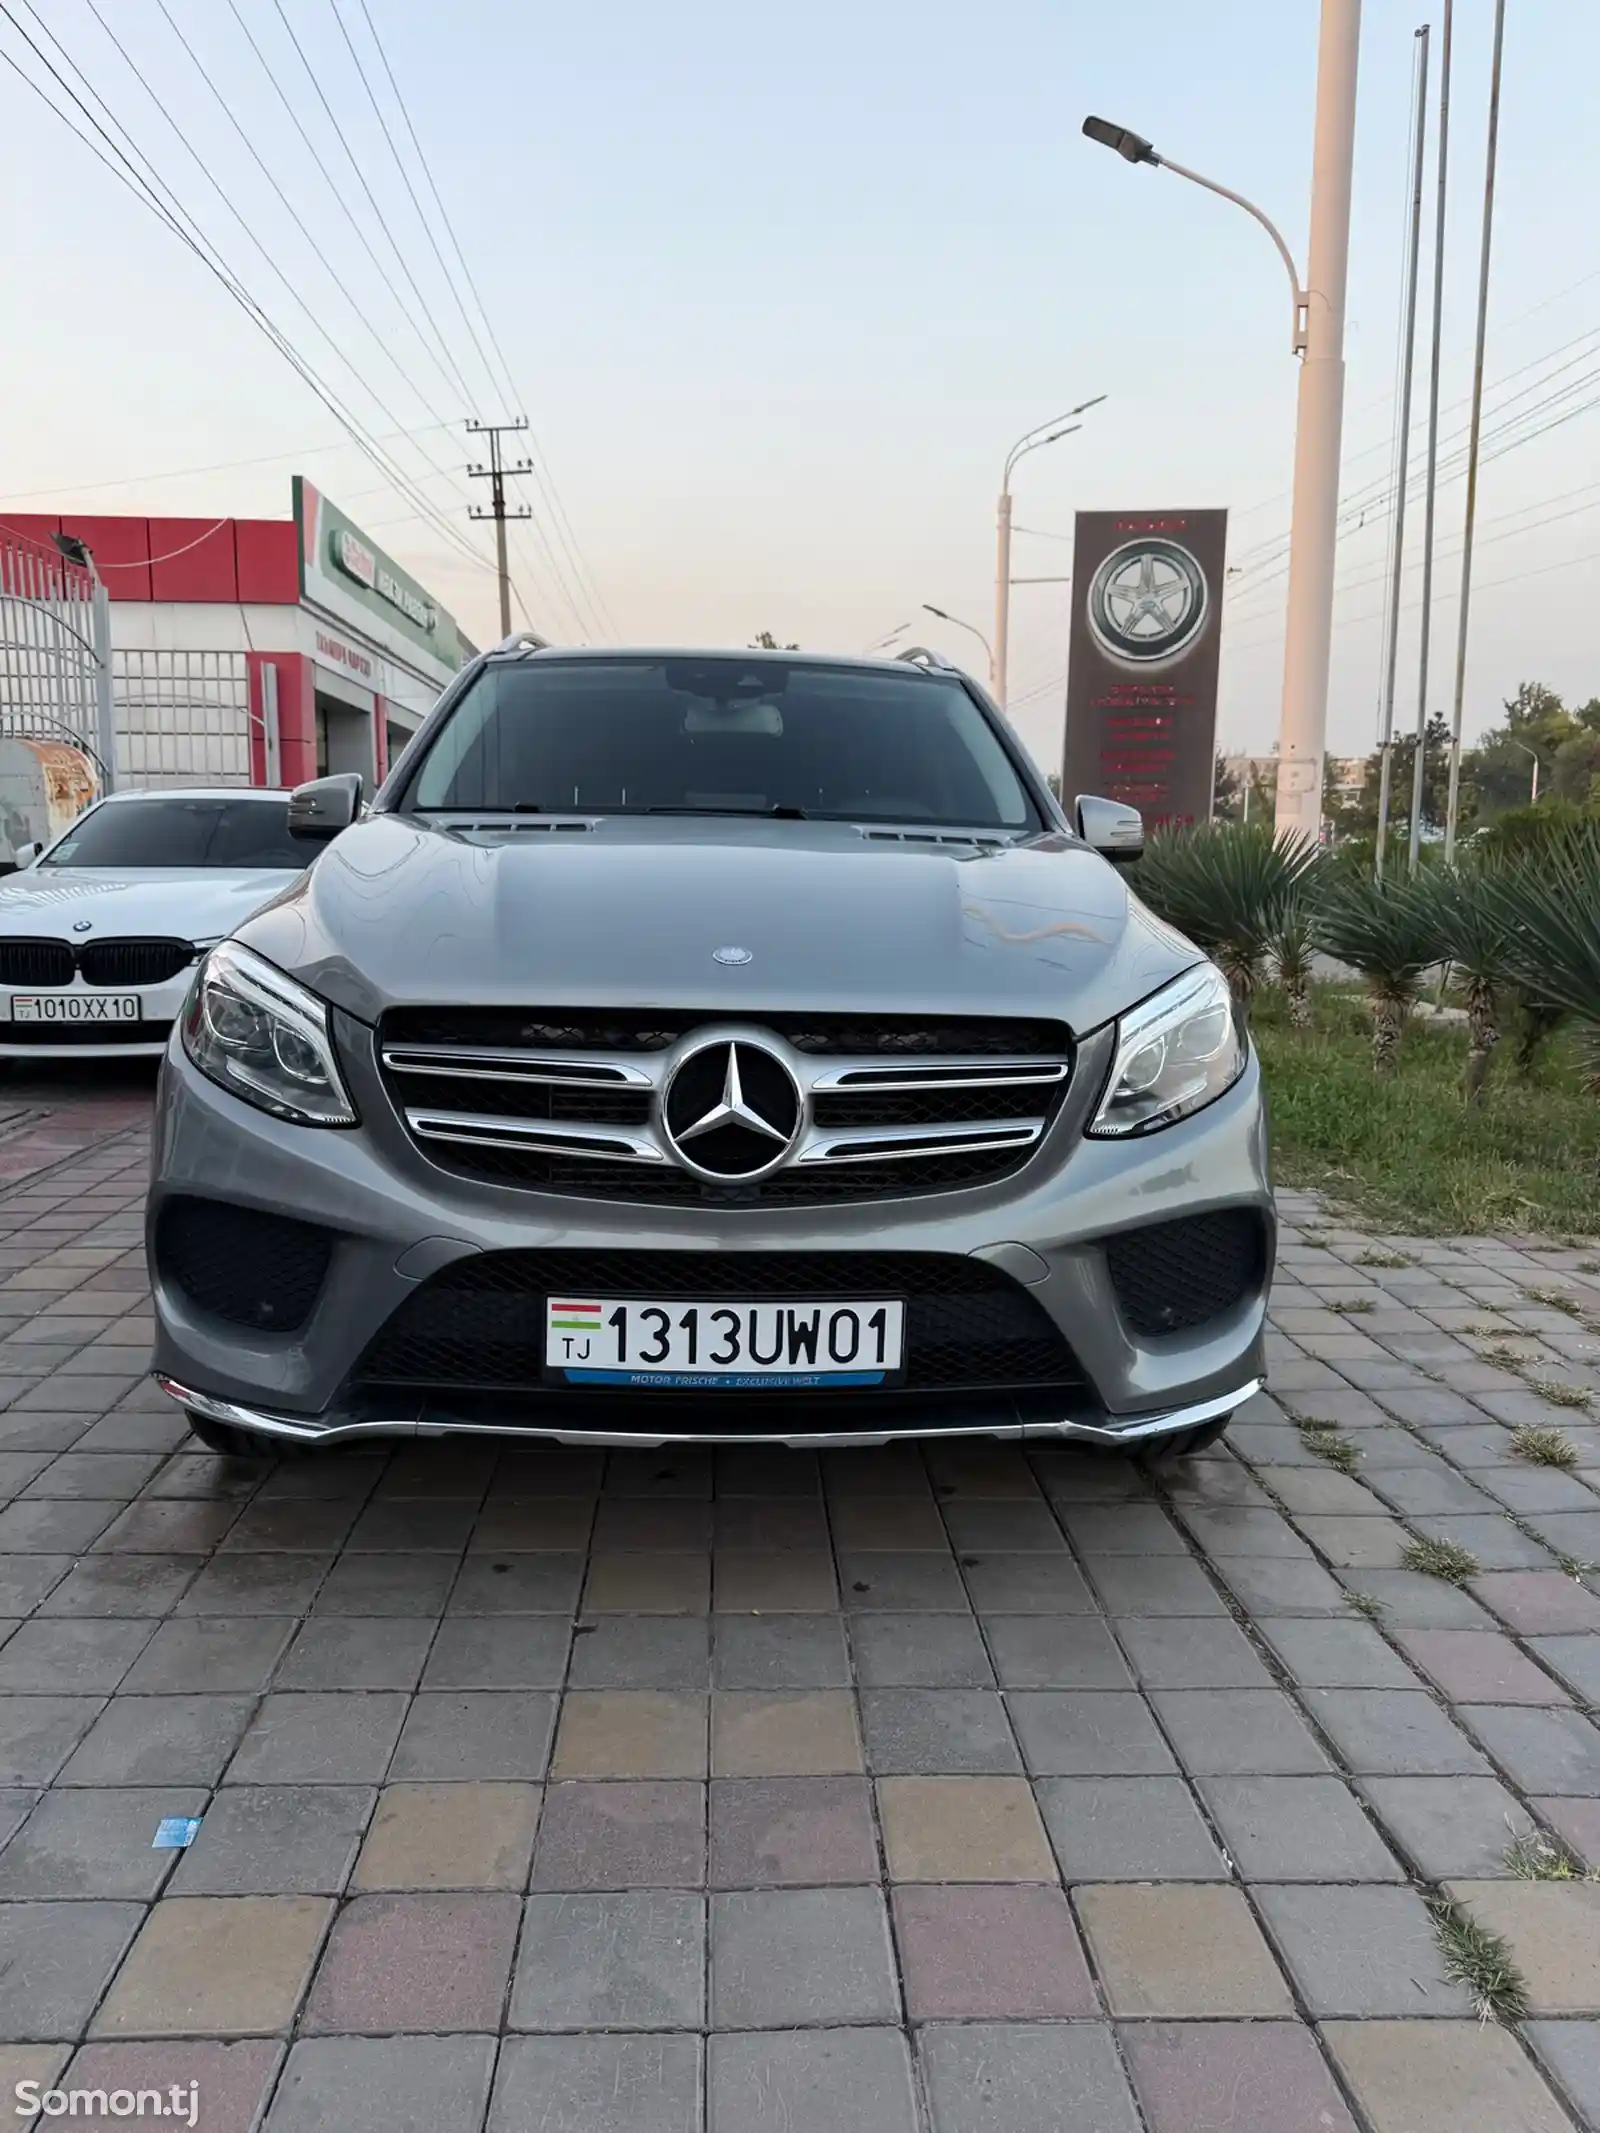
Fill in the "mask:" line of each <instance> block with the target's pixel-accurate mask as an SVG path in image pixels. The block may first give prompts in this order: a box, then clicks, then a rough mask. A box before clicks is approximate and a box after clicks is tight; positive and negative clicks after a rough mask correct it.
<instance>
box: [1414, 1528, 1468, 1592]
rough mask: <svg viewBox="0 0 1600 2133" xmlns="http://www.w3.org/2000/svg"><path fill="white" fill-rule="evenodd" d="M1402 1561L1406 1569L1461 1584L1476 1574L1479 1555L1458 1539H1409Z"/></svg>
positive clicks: (1447, 1582)
mask: <svg viewBox="0 0 1600 2133" xmlns="http://www.w3.org/2000/svg"><path fill="white" fill-rule="evenodd" d="M1403 1561H1404V1563H1405V1566H1406V1568H1407V1569H1408V1570H1420V1571H1421V1572H1422V1574H1423V1576H1424V1577H1430V1578H1443V1580H1444V1582H1445V1583H1446V1584H1447V1585H1464V1584H1465V1583H1466V1582H1467V1580H1468V1578H1475V1577H1476V1576H1477V1575H1478V1558H1477V1557H1476V1556H1475V1555H1474V1554H1473V1552H1472V1550H1471V1549H1470V1548H1463V1547H1462V1545H1461V1543H1460V1542H1459V1541H1441V1540H1427V1539H1422V1540H1414V1541H1410V1542H1408V1543H1407V1546H1406V1550H1405V1555H1404V1557H1403Z"/></svg>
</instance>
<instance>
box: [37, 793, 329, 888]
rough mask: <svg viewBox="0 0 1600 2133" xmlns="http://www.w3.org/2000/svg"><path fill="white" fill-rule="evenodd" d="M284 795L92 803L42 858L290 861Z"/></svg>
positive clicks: (63, 863) (149, 862) (98, 862)
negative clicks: (53, 847) (232, 798)
mask: <svg viewBox="0 0 1600 2133" xmlns="http://www.w3.org/2000/svg"><path fill="white" fill-rule="evenodd" d="M306 859H307V852H306V848H305V846H304V845H297V844H296V843H295V841H294V839H293V838H292V837H291V836H290V835H289V804H288V802H287V800H186V799H184V798H182V797H181V796H177V795H174V796H172V797H170V798H168V797H163V798H161V799H151V800H117V801H114V802H112V803H109V804H108V805H106V806H105V807H97V808H94V809H92V810H91V811H90V813H88V814H86V815H85V816H84V817H83V818H82V820H81V821H79V822H78V823H76V824H75V825H74V826H73V828H72V829H70V830H69V831H68V832H67V834H66V836H65V837H63V838H62V840H61V842H60V843H59V844H58V845H57V846H56V847H55V849H54V851H52V852H51V854H50V856H49V858H48V859H45V860H43V861H41V862H40V863H41V865H43V866H47V867H285V868H289V867H292V868H293V869H294V870H295V872H296V873H298V872H299V871H300V869H301V868H302V867H303V866H304V865H305V864H306Z"/></svg>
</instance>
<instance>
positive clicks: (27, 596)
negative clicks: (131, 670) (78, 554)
mask: <svg viewBox="0 0 1600 2133" xmlns="http://www.w3.org/2000/svg"><path fill="white" fill-rule="evenodd" d="M110 653H111V610H110V603H109V602H108V601H107V599H106V593H105V587H104V586H103V585H101V584H100V583H99V582H98V580H97V579H96V577H95V575H94V573H93V571H92V570H89V569H86V568H85V567H84V566H83V565H82V564H79V563H74V562H72V561H70V560H69V559H68V558H67V557H66V556H64V555H60V554H58V553H57V551H56V550H55V548H53V547H48V546H46V545H44V544H43V543H41V542H38V541H33V540H29V539H27V538H26V537H25V536H23V535H21V534H14V533H11V532H8V531H7V530H5V529H4V528H0V734H4V735H7V736H15V737H17V738H24V737H26V738H29V739H34V740H52V741H67V742H69V743H71V745H72V746H74V747H76V748H81V749H83V751H84V753H85V754H86V755H88V756H89V758H90V759H91V761H93V762H95V763H97V764H102V765H103V763H104V761H105V758H106V755H107V754H108V753H109V749H110V739H111V732H112V699H111V664H110Z"/></svg>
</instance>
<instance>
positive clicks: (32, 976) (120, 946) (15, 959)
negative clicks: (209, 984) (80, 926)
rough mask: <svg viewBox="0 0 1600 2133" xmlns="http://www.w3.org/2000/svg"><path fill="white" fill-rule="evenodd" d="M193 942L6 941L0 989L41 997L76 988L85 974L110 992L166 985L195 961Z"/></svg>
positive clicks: (0, 951)
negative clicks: (51, 990)
mask: <svg viewBox="0 0 1600 2133" xmlns="http://www.w3.org/2000/svg"><path fill="white" fill-rule="evenodd" d="M194 958H195V947H194V943H193V942H192V941H178V940H166V939H152V940H137V939H132V940H100V941H82V942H77V943H74V942H72V941H45V940H7V941H0V984H4V985H15V986H18V987H20V988H22V989H25V990H26V989H28V988H32V987H37V988H38V989H39V990H40V991H44V990H46V989H48V988H55V987H59V986H63V985H70V984H71V983H72V979H73V974H74V972H77V973H79V974H81V976H82V978H83V982H84V983H85V985H94V986H98V987H100V988H101V989H102V990H104V989H105V988H107V987H111V986H125V987H128V988H129V989H132V988H134V987H136V986H140V985H165V984H166V982H167V980H168V979H169V978H175V977H176V976H177V975H178V973H179V971H180V970H185V969H187V968H188V966H189V964H191V963H192V962H193V961H194Z"/></svg>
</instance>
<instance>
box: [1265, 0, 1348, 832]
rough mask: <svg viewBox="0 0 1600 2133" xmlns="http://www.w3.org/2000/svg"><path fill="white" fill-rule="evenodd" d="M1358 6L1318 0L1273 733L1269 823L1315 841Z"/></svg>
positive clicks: (1335, 508) (1340, 409)
mask: <svg viewBox="0 0 1600 2133" xmlns="http://www.w3.org/2000/svg"><path fill="white" fill-rule="evenodd" d="M1360 37H1361V0H1322V26H1321V31H1320V35H1319V38H1318V45H1317V115H1316V129H1315V134H1314V137H1313V144H1312V152H1311V237H1310V242H1309V245H1308V247H1307V256H1306V280H1305V355H1304V358H1303V360H1302V362H1301V365H1300V388H1299V394H1298V401H1297V408H1296V416H1295V439H1294V502H1293V506H1292V515H1291V519H1290V533H1289V601H1288V617H1287V623H1286V627H1285V636H1284V654H1283V711H1282V716H1281V722H1280V725H1279V764H1278V798H1277V807H1276V815H1277V826H1278V829H1279V830H1280V831H1287V832H1288V833H1289V834H1290V835H1293V836H1298V837H1300V838H1302V839H1303V840H1304V841H1305V842H1306V843H1308V844H1316V843H1317V842H1318V841H1319V839H1320V834H1321V828H1322V759H1323V753H1324V750H1325V748H1326V745H1327V731H1328V662H1329V657H1330V655H1331V652H1332V646H1333V573H1334V562H1335V555H1336V543H1337V540H1338V530H1339V446H1340V438H1341V433H1342V431H1343V427H1344V305H1345V281H1346V276H1347V273H1348V269H1349V263H1350V178H1351V168H1352V165H1353V162H1354V159H1355V129H1356V61H1357V53H1358V49H1359V44H1360Z"/></svg>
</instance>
